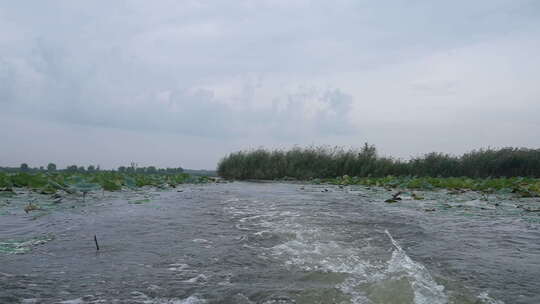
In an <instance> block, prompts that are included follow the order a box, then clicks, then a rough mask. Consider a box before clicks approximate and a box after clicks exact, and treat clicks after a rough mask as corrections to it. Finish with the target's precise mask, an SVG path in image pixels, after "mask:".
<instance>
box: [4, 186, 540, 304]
mask: <svg viewBox="0 0 540 304" xmlns="http://www.w3.org/2000/svg"><path fill="white" fill-rule="evenodd" d="M325 189H328V191H325ZM145 195H146V197H149V198H150V199H148V200H145V201H142V200H139V203H140V204H130V203H128V201H130V200H131V202H133V201H134V200H135V201H136V199H140V196H141V194H140V193H129V192H125V193H113V194H108V196H107V197H105V198H98V196H96V198H95V199H90V200H89V201H88V202H86V203H84V204H83V205H82V206H83V207H80V208H75V209H71V208H66V209H65V210H64V209H58V210H56V211H54V212H50V213H47V214H45V215H43V216H40V217H37V218H35V219H33V218H32V217H31V216H28V215H26V214H25V213H24V212H21V213H20V214H10V215H2V216H0V242H1V241H2V240H8V239H10V240H13V239H21V240H22V239H28V238H29V237H34V238H35V239H34V240H43V241H36V242H34V243H31V244H30V245H28V246H30V248H31V251H30V252H28V253H24V254H7V253H6V254H1V253H0V303H149V304H153V303H268V304H270V303H540V231H539V230H538V227H539V226H540V225H539V224H538V221H535V218H532V220H531V218H528V219H527V218H524V217H523V215H522V214H520V213H516V212H513V213H512V212H509V211H508V210H513V209H511V208H514V209H515V206H514V205H513V204H517V203H514V202H511V201H507V202H506V201H504V202H503V201H501V202H498V201H496V200H497V198H492V199H490V200H488V201H487V202H482V201H480V200H478V199H476V198H474V197H452V198H449V197H448V195H446V194H445V195H442V194H441V195H439V194H437V193H434V194H429V193H428V194H424V195H426V200H425V201H413V200H404V201H401V202H399V203H396V204H387V203H384V202H383V200H384V198H387V197H385V195H386V196H388V193H386V192H385V191H384V190H381V189H378V190H373V189H372V190H370V189H365V188H349V189H340V188H338V187H324V186H314V185H305V186H303V185H295V184H278V183H232V184H216V185H205V186H185V187H184V188H183V192H177V191H176V190H171V191H161V192H153V193H150V192H148V193H146V194H145ZM429 195H431V196H432V197H428V196H429ZM437 195H439V196H437ZM452 200H461V201H463V202H465V203H464V204H465V207H463V208H461V209H459V210H457V209H456V210H457V211H454V210H446V209H444V208H438V207H437V208H436V210H432V209H431V206H441V204H442V203H441V202H443V203H444V204H447V203H453V202H452ZM533 203H534V202H533ZM493 206H497V207H493ZM504 206H506V207H508V208H506V209H504V208H503V207H504ZM497 208H503V211H504V212H499V211H498V210H499V209H497ZM426 210H427V211H426ZM531 216H532V215H531ZM94 234H96V235H97V236H98V240H99V243H100V246H101V250H100V251H99V252H96V249H95V245H94V240H93V237H94ZM40 238H41V239H40Z"/></svg>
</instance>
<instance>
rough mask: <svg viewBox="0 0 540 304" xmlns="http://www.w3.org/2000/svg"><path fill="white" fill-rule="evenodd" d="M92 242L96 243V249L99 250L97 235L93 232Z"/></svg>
mask: <svg viewBox="0 0 540 304" xmlns="http://www.w3.org/2000/svg"><path fill="white" fill-rule="evenodd" d="M94 242H95V243H96V250H97V251H99V244H98V242H97V236H96V235H95V234H94Z"/></svg>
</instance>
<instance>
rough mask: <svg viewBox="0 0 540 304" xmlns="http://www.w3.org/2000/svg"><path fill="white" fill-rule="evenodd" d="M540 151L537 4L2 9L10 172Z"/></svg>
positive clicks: (3, 145)
mask: <svg viewBox="0 0 540 304" xmlns="http://www.w3.org/2000/svg"><path fill="white" fill-rule="evenodd" d="M366 141H367V142H369V143H372V144H375V145H376V146H377V148H378V149H379V152H380V153H381V154H383V155H387V156H394V157H400V158H408V157H410V156H417V155H420V154H423V153H425V152H430V151H441V152H449V153H454V154H460V153H463V152H466V151H469V150H472V149H477V148H481V147H489V146H490V147H503V146H526V147H531V148H539V147H540V1H536V0H530V1H526V0H523V1H521V0H485V1H481V0H476V1H470V0H467V1H465V0H454V1H433V0H426V1H423V0H403V1H398V0H396V1H361V0H343V1H340V0H334V1H327V0H321V1H308V0H276V1H269V0H261V1H256V0H250V1H248V0H223V1H218V0H212V1H195V0H192V1H176V0H174V1H173V0H171V1H165V0H161V1H146V0H138V1H70V0H65V1H52V0H51V1H22V0H17V1H11V0H0V166H6V165H19V164H20V163H22V162H27V163H29V164H30V165H31V166H39V165H46V164H47V163H48V162H50V161H52V162H55V163H57V164H58V165H59V166H60V167H63V166H66V165H68V164H72V163H76V164H80V165H89V164H99V165H101V167H103V168H111V167H117V166H119V165H125V164H129V163H130V162H131V161H134V162H137V163H139V164H140V165H156V166H160V167H166V166H169V167H173V166H174V167H176V166H179V165H180V166H182V167H187V168H206V169H213V168H215V166H216V163H217V162H218V161H219V159H220V158H221V157H223V156H224V155H226V154H227V153H230V152H233V151H237V150H243V149H249V148H256V147H260V146H264V147H270V148H289V147H292V146H294V145H301V146H305V145H312V144H313V145H342V146H347V147H350V146H352V147H359V146H361V145H362V144H363V143H364V142H366Z"/></svg>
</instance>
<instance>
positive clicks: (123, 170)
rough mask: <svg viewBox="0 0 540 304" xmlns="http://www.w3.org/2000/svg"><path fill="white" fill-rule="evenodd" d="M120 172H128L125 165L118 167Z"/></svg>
mask: <svg viewBox="0 0 540 304" xmlns="http://www.w3.org/2000/svg"><path fill="white" fill-rule="evenodd" d="M118 172H120V173H125V172H126V167H124V166H120V167H118Z"/></svg>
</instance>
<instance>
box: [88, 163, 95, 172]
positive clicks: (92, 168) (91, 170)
mask: <svg viewBox="0 0 540 304" xmlns="http://www.w3.org/2000/svg"><path fill="white" fill-rule="evenodd" d="M86 171H87V172H90V173H92V172H95V171H96V167H94V165H90V166H88V168H86Z"/></svg>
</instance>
